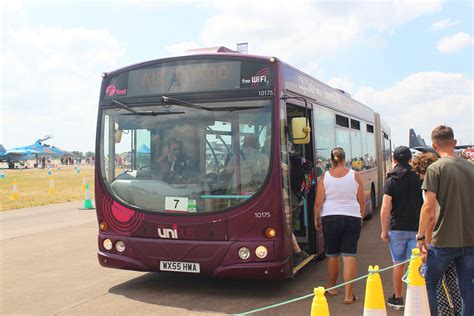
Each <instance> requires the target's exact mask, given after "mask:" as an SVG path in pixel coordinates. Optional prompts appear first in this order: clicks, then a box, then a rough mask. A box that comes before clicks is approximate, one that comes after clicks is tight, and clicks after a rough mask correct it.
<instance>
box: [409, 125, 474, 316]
mask: <svg viewBox="0 0 474 316" xmlns="http://www.w3.org/2000/svg"><path fill="white" fill-rule="evenodd" d="M431 140H432V142H433V148H434V149H435V150H436V151H437V152H438V153H439V155H440V156H441V159H439V160H438V161H436V162H435V163H433V164H431V165H430V166H429V167H428V169H427V171H426V175H425V181H424V182H423V185H422V189H423V190H426V200H425V203H424V204H423V207H422V208H421V214H420V225H419V229H418V234H417V241H418V247H419V248H420V250H421V251H422V252H426V249H427V245H426V242H425V236H424V233H425V231H426V228H427V226H428V224H429V222H430V221H431V220H433V219H434V220H435V225H434V228H433V241H432V245H431V246H430V247H429V250H428V256H427V259H426V273H425V278H426V288H427V290H428V300H429V303H430V310H431V314H432V315H438V304H437V301H436V288H437V286H438V283H439V280H440V278H441V276H442V275H443V273H444V271H445V270H446V268H447V267H448V265H449V264H450V263H451V262H454V264H455V266H456V271H457V277H458V284H459V289H460V290H461V300H462V312H461V313H462V315H469V316H472V315H474V193H473V188H474V164H472V163H470V162H468V161H466V160H464V159H462V158H460V157H456V155H455V153H454V146H455V145H456V140H455V139H454V133H453V130H452V129H451V128H450V127H448V126H443V125H440V126H438V127H436V128H435V129H434V130H433V131H432V133H431ZM436 202H438V203H439V205H440V208H439V214H435V213H436Z"/></svg>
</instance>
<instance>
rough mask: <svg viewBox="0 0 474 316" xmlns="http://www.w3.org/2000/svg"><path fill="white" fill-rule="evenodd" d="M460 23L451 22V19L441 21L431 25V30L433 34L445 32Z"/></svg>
mask: <svg viewBox="0 0 474 316" xmlns="http://www.w3.org/2000/svg"><path fill="white" fill-rule="evenodd" d="M458 23H459V22H458V21H451V19H444V20H440V21H436V22H434V23H433V24H431V27H430V30H431V31H433V32H436V31H439V30H443V29H446V28H449V27H452V26H455V25H457V24H458Z"/></svg>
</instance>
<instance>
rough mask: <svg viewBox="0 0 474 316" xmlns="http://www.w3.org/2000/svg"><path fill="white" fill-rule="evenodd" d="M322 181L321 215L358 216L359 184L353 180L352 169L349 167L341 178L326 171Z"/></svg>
mask: <svg viewBox="0 0 474 316" xmlns="http://www.w3.org/2000/svg"><path fill="white" fill-rule="evenodd" d="M323 183H324V195H325V200H324V203H323V208H322V211H321V217H322V216H328V215H346V216H354V217H360V206H359V202H357V190H358V188H359V184H358V183H357V182H356V180H355V174H354V170H352V169H350V170H349V172H348V173H347V174H346V175H345V176H344V177H342V178H335V177H333V176H331V174H330V173H329V171H326V173H325V175H324V182H323Z"/></svg>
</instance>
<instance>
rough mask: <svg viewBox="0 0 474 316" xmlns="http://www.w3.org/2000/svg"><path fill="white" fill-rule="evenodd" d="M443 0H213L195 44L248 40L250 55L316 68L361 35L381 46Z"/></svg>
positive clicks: (233, 44) (313, 70)
mask: <svg viewBox="0 0 474 316" xmlns="http://www.w3.org/2000/svg"><path fill="white" fill-rule="evenodd" d="M442 2H443V1H442V0H435V1H408V0H406V1H398V0H393V1H363V2H362V1H361V2H356V1H354V2H351V1H305V0H303V1H298V0H296V1H285V0H275V1H269V0H268V1H263V0H262V1H252V0H242V1H217V0H216V1H215V2H214V7H215V9H216V10H217V11H218V13H217V14H216V15H215V16H213V17H211V18H209V19H208V20H207V21H206V22H205V23H204V27H203V29H202V31H201V34H200V39H199V40H198V41H197V44H198V45H199V46H201V47H211V46H220V45H224V46H227V47H229V48H231V49H235V48H236V43H239V42H248V43H249V53H250V54H252V53H255V52H258V54H261V55H271V56H272V55H275V56H278V57H280V58H282V59H283V60H285V61H287V62H289V63H291V64H292V65H294V66H296V67H298V68H302V69H306V70H307V71H308V72H309V73H316V72H317V66H318V64H319V63H320V60H321V59H322V58H323V57H325V56H328V55H330V54H332V53H335V52H337V51H338V50H341V49H344V48H346V47H349V46H350V45H351V44H353V43H354V42H356V41H359V40H361V39H362V38H365V37H367V38H369V39H374V38H376V39H377V43H379V44H380V43H382V44H381V45H383V43H384V39H383V37H390V36H391V34H392V32H393V28H394V27H396V26H397V25H400V24H402V23H405V22H407V21H410V20H412V19H415V18H417V17H420V16H422V15H425V14H430V13H434V12H438V11H439V10H440V9H441V6H442ZM208 4H209V2H208ZM177 45H178V46H179V45H180V43H178V44H177Z"/></svg>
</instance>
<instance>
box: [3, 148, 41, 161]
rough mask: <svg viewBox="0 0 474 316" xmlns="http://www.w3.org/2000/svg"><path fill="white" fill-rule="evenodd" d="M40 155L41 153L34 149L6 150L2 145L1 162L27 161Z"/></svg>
mask: <svg viewBox="0 0 474 316" xmlns="http://www.w3.org/2000/svg"><path fill="white" fill-rule="evenodd" d="M35 154H39V151H37V150H34V149H32V148H15V149H10V150H5V148H4V147H3V146H1V145H0V159H1V160H6V161H10V160H15V161H17V160H26V159H29V158H31V157H32V156H33V155H35Z"/></svg>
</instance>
